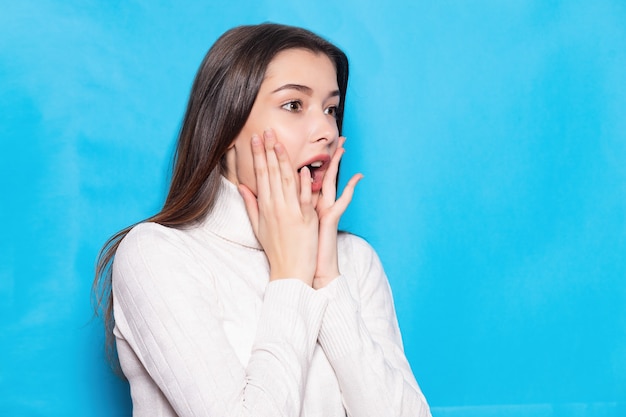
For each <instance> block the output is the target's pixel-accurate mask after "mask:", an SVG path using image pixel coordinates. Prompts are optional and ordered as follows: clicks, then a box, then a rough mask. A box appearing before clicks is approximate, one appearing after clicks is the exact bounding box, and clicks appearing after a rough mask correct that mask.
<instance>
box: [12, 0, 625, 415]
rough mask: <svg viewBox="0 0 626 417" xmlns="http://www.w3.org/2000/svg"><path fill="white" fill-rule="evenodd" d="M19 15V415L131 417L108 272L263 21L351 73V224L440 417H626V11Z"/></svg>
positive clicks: (154, 5) (590, 4)
mask: <svg viewBox="0 0 626 417" xmlns="http://www.w3.org/2000/svg"><path fill="white" fill-rule="evenodd" d="M2 3H3V4H2V6H1V7H0V138H1V140H2V142H1V143H2V152H0V170H1V173H0V178H1V180H0V181H2V183H1V184H2V187H1V189H2V194H1V195H2V197H1V201H0V210H1V212H0V218H1V219H2V239H1V240H0V256H1V262H0V338H1V339H0V342H1V343H0V415H2V416H63V417H68V416H128V415H130V408H129V407H130V404H129V399H128V393H127V387H126V385H125V384H124V383H123V382H121V381H119V380H118V379H116V377H114V376H113V375H112V374H111V372H110V371H109V370H108V368H107V365H106V364H105V362H104V359H103V349H102V336H101V328H100V326H99V324H98V323H97V322H91V321H90V314H91V310H90V301H89V296H90V285H91V281H92V273H93V264H94V259H95V257H96V254H97V251H98V250H99V248H100V245H101V244H102V243H103V242H104V241H105V240H106V238H107V237H108V236H109V235H111V234H112V233H114V232H115V231H117V230H119V229H120V228H122V227H124V226H126V225H128V224H130V223H133V222H135V221H137V220H139V219H142V218H145V217H146V216H148V215H150V214H152V213H154V212H155V211H157V210H158V209H159V207H160V204H161V202H162V201H163V197H164V193H165V189H166V177H167V172H168V167H169V161H170V157H171V153H172V148H173V144H174V141H175V137H176V134H177V130H178V127H179V123H180V120H181V117H182V114H183V110H184V106H185V101H186V98H187V94H188V90H189V87H190V85H191V82H192V78H193V76H194V73H195V71H196V68H197V66H198V64H199V63H200V60H201V59H202V57H203V55H204V53H205V52H206V50H207V49H208V47H209V46H210V45H211V44H212V43H213V41H214V40H215V39H216V38H217V37H218V36H219V35H220V34H221V33H222V32H224V31H225V30H226V29H228V28H230V27H232V26H236V25H239V24H247V23H259V22H263V21H275V22H282V23H289V24H294V25H301V26H304V27H307V28H309V29H312V30H314V31H316V32H319V33H321V34H323V35H324V36H326V37H328V38H329V39H331V40H332V41H334V42H336V43H337V44H339V45H340V46H341V47H343V48H344V49H345V50H346V51H347V53H348V55H349V57H350V59H351V63H352V78H351V84H350V90H349V97H348V109H347V112H348V116H347V120H346V131H345V133H346V135H347V136H348V143H347V148H348V152H347V154H346V157H345V162H344V166H343V169H344V172H347V173H352V172H355V171H361V172H363V173H364V174H365V180H364V181H363V182H362V183H361V184H360V185H359V189H358V193H357V196H356V198H355V201H354V203H353V205H352V206H351V208H350V211H349V213H348V214H347V215H346V218H345V219H344V223H343V227H344V228H347V229H349V230H352V231H354V232H356V233H358V234H360V235H362V236H364V237H366V238H367V239H368V240H369V241H370V242H371V243H372V244H373V245H374V246H375V247H376V249H377V250H378V252H379V254H380V256H381V258H382V260H383V263H384V265H385V267H386V270H387V272H388V275H389V278H390V281H391V283H392V287H393V289H394V295H395V298H396V303H397V310H398V316H399V319H400V323H401V327H402V330H403V334H404V339H405V347H406V352H407V355H408V357H409V360H410V362H411V364H412V366H413V369H414V372H415V374H416V376H417V378H418V380H419V382H420V384H421V386H422V389H423V391H424V392H425V394H426V395H427V397H428V399H429V401H430V403H431V405H432V407H433V413H434V415H435V416H442V417H443V416H446V417H447V416H454V417H457V416H464V417H465V416H477V417H478V416H480V417H483V416H498V417H500V416H533V417H535V416H536V417H539V416H541V417H543V416H554V417H565V416H624V415H626V307H625V306H626V262H625V261H624V254H625V253H626V4H625V3H624V2H623V1H621V0H613V1H611V0H595V1H576V0H572V1H539V0H536V1H530V0H527V1H523V0H519V1H497V0H475V1H442V2H431V1H406V2H383V1H380V2H369V3H368V2H362V1H360V0H344V1H341V2H332V3H329V2H323V3H320V4H319V5H312V4H309V2H291V3H286V2H281V1H259V0H256V1H251V2H249V3H245V2H208V1H199V0H198V1H186V2H174V1H159V2H151V1H101V2H98V1H77V0H74V1H67V0H66V1H63V2H61V1H44V0H41V1H20V2H9V1H4V2H2Z"/></svg>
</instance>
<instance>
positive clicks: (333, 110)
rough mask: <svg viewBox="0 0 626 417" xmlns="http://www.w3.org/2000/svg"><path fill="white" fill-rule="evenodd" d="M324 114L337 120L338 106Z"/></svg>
mask: <svg viewBox="0 0 626 417" xmlns="http://www.w3.org/2000/svg"><path fill="white" fill-rule="evenodd" d="M324 113H326V114H328V115H330V116H333V117H334V118H335V119H336V118H337V106H330V107H328V108H327V109H326V110H324Z"/></svg>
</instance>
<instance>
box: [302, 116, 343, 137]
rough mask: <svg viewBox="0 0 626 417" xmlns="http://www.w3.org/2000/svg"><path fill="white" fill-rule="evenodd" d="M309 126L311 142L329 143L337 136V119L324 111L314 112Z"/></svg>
mask: <svg viewBox="0 0 626 417" xmlns="http://www.w3.org/2000/svg"><path fill="white" fill-rule="evenodd" d="M310 126H311V127H310V129H311V130H310V135H309V137H310V138H311V142H327V143H326V144H327V145H330V144H331V143H333V142H335V141H336V140H337V138H338V137H339V128H338V127H337V119H335V117H333V116H332V115H330V114H328V113H326V112H324V111H319V112H315V114H314V115H313V117H312V120H311V125H310Z"/></svg>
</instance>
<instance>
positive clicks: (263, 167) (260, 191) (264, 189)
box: [250, 133, 271, 199]
mask: <svg viewBox="0 0 626 417" xmlns="http://www.w3.org/2000/svg"><path fill="white" fill-rule="evenodd" d="M250 146H251V147H252V164H253V165H254V175H255V177H256V192H257V196H258V197H259V198H260V199H269V198H270V197H271V194H270V184H269V178H268V173H267V158H266V157H265V148H264V147H263V141H262V140H261V138H260V137H259V135H257V134H256V133H255V134H254V135H252V139H251V140H250Z"/></svg>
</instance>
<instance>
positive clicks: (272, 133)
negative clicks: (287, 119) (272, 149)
mask: <svg viewBox="0 0 626 417" xmlns="http://www.w3.org/2000/svg"><path fill="white" fill-rule="evenodd" d="M263 135H265V136H266V137H267V136H273V135H274V131H273V130H272V129H271V128H269V127H268V128H267V129H265V131H264V132H263Z"/></svg>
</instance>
